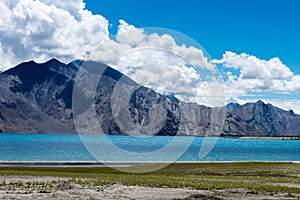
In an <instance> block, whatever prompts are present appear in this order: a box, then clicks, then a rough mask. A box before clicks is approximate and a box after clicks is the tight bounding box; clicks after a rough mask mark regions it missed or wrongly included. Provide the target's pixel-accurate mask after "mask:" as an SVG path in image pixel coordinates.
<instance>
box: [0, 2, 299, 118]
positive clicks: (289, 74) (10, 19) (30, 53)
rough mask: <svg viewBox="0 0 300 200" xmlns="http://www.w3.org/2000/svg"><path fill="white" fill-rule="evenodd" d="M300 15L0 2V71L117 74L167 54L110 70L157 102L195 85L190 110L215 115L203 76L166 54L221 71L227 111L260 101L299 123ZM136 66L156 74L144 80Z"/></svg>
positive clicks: (279, 10)
mask: <svg viewBox="0 0 300 200" xmlns="http://www.w3.org/2000/svg"><path fill="white" fill-rule="evenodd" d="M299 8H300V1H298V0H285V1H283V0H281V1H279V0H278V1H271V0H252V1H250V0H248V1H246V0H244V1H242V0H240V1H239V0H227V1H225V0H185V1H183V0H151V1H149V0H148V1H146V0H143V1H142V0H126V1H122V0H68V1H62V0H39V1H35V0H16V1H11V0H1V1H0V60H1V63H0V71H3V70H7V69H9V68H11V67H13V66H15V65H17V64H19V63H21V62H24V61H29V60H35V61H36V62H45V61H47V60H49V59H51V58H57V59H59V60H60V61H62V62H65V63H68V62H71V61H72V60H75V59H93V60H96V61H100V62H105V63H108V64H111V63H110V62H111V61H113V60H115V59H116V58H120V57H121V56H122V55H124V54H126V53H128V52H131V51H135V50H138V51H139V48H140V49H141V48H144V47H154V48H158V49H162V48H163V49H164V50H167V51H165V52H164V53H162V52H159V51H157V52H154V51H153V52H149V51H147V50H145V49H144V50H143V51H139V52H138V51H136V55H130V56H128V57H126V58H124V57H122V59H123V61H122V62H120V63H117V64H116V63H115V65H114V67H115V68H116V69H118V70H120V71H121V72H123V73H124V74H126V75H128V76H129V77H130V78H132V79H134V80H135V81H137V82H138V83H141V84H143V85H145V86H148V87H151V88H152V87H153V88H152V89H154V90H156V91H158V92H161V93H164V92H165V91H166V93H168V92H173V90H178V92H177V94H180V93H184V92H185V87H184V84H182V81H184V80H188V82H191V83H193V85H192V86H191V88H190V89H191V91H190V93H188V94H189V95H190V96H188V95H187V96H186V101H193V102H197V103H200V104H207V105H209V103H210V100H211V99H210V98H206V99H205V98H202V99H201V98H200V97H205V95H206V96H207V94H209V91H207V90H204V89H203V88H204V86H203V84H204V81H203V80H201V77H200V75H199V73H197V72H196V71H193V70H192V69H190V68H189V67H188V65H187V63H185V64H182V60H180V59H178V57H177V58H174V57H173V58H171V57H170V55H167V53H166V52H168V51H170V52H173V53H175V54H180V56H181V57H184V58H188V61H193V63H192V64H193V65H195V66H198V67H202V68H204V69H207V70H210V71H214V70H215V69H216V68H217V69H220V70H221V71H222V75H223V78H224V82H223V83H222V85H221V86H220V85H215V86H214V87H215V88H214V89H212V90H211V89H210V91H213V92H215V93H220V92H219V91H218V90H217V89H218V88H220V87H222V88H224V91H223V92H224V96H225V99H226V101H227V102H229V101H234V102H238V103H241V104H243V103H246V102H249V101H252V102H253V101H257V100H258V99H262V100H263V101H264V102H266V103H272V104H273V105H276V106H278V107H281V108H284V109H286V110H289V109H293V110H294V111H296V112H297V113H299V114H300V20H299V19H300V12H299ZM144 27H160V28H168V29H172V30H175V31H178V32H181V33H183V34H186V35H187V36H189V37H190V38H193V39H194V40H196V41H197V42H198V43H199V44H200V45H201V46H202V47H204V49H205V50H206V51H207V52H208V53H209V55H210V57H211V58H212V60H211V62H209V61H207V60H206V56H205V55H203V51H202V49H201V48H200V47H199V46H195V48H190V47H189V46H188V47H186V46H183V45H182V44H179V43H178V41H176V40H175V39H174V37H172V35H168V34H169V33H170V32H168V33H167V34H165V35H163V34H158V35H156V34H149V33H147V32H146V31H145V29H141V28H144ZM155 30H157V29H155ZM114 35H116V38H115V39H112V36H114ZM182 41H184V42H186V41H187V40H184V39H183V40H182ZM187 45H189V44H187ZM173 56H174V55H173ZM132 58H136V60H135V63H132V62H133V60H132ZM153 58H155V59H153ZM124 60H125V62H124ZM156 61H157V63H154V62H156ZM140 63H143V64H144V66H150V68H151V69H143V71H142V72H138V68H140V67H141V66H140ZM190 63H191V62H189V64H190ZM161 64H163V66H164V67H161V66H160V65H161ZM125 65H127V66H125ZM129 65H130V66H129ZM132 66H135V68H132ZM154 69H155V70H154ZM172 70H173V71H172ZM198 76H199V77H200V78H199V77H198ZM161 77H163V78H161ZM150 78H152V80H150ZM211 80H212V79H211ZM139 81H140V82H139ZM147 81H148V83H147ZM151 81H152V83H154V84H152V85H151ZM158 81H160V85H159V84H156V82H158ZM206 83H207V84H206V85H214V84H215V83H212V82H209V81H207V82H206ZM215 89H216V91H215ZM205 92H208V93H205ZM175 94H176V92H175ZM193 94H195V96H196V97H197V98H196V97H195V98H194V97H193V96H192V95H193ZM212 96H214V95H212ZM198 97H199V98H198Z"/></svg>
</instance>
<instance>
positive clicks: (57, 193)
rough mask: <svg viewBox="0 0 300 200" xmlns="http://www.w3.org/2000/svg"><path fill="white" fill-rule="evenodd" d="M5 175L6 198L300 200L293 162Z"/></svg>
mask: <svg viewBox="0 0 300 200" xmlns="http://www.w3.org/2000/svg"><path fill="white" fill-rule="evenodd" d="M149 167H151V168H153V166H146V168H149ZM143 169H145V167H141V166H138V167H135V168H131V170H133V171H142V170H143ZM0 175H1V176H0V199H78V200H79V199H300V164H292V163H202V164H172V165H170V166H168V167H166V168H163V169H161V170H159V171H156V172H151V173H138V174H136V173H126V172H121V171H118V170H115V169H111V168H106V167H99V168H32V167H26V168H25V167H1V168H0Z"/></svg>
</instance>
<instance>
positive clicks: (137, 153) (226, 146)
mask: <svg viewBox="0 0 300 200" xmlns="http://www.w3.org/2000/svg"><path fill="white" fill-rule="evenodd" d="M206 139H209V138H206ZM215 139H216V138H212V140H215ZM190 142H191V144H190ZM213 144H214V142H207V141H205V138H204V137H176V138H174V137H170V136H154V137H150V138H136V137H131V136H112V135H109V136H108V135H85V136H79V135H77V134H0V161H175V160H176V161H300V141H299V140H260V139H229V138H219V139H218V140H217V141H216V144H215V145H213ZM203 145H208V146H209V147H211V149H212V150H211V151H208V152H209V153H208V154H207V155H206V154H201V157H199V151H200V149H201V148H204V147H203ZM165 147H167V148H165ZM202 150H203V149H202ZM208 150H210V148H208ZM174 159H175V160H174Z"/></svg>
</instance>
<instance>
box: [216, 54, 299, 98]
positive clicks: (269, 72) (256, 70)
mask: <svg viewBox="0 0 300 200" xmlns="http://www.w3.org/2000/svg"><path fill="white" fill-rule="evenodd" d="M212 62H213V63H215V64H222V65H223V66H224V67H225V69H226V68H233V69H235V70H238V71H239V75H233V74H232V73H227V76H228V81H227V82H226V86H227V88H228V89H229V90H232V89H234V90H235V93H236V94H237V95H239V94H243V93H246V92H247V91H256V92H263V91H275V92H296V91H300V87H299V83H300V75H294V74H293V72H291V70H290V68H289V67H287V66H286V65H284V64H283V63H282V62H281V61H280V59H279V58H277V57H275V58H272V59H270V60H262V59H259V58H257V57H255V56H252V55H248V54H246V53H242V54H239V55H238V54H236V53H233V52H229V51H227V52H226V53H225V54H223V58H222V59H221V60H213V61H212ZM237 91H238V92H237ZM229 92H230V91H229ZM229 96H230V95H229Z"/></svg>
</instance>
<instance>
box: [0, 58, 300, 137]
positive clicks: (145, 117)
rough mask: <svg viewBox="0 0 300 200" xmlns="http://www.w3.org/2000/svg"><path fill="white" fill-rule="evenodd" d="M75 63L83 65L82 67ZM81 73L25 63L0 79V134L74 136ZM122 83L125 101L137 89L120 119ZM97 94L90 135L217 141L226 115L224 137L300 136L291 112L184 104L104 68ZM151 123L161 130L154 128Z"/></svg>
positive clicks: (55, 64)
mask: <svg viewBox="0 0 300 200" xmlns="http://www.w3.org/2000/svg"><path fill="white" fill-rule="evenodd" d="M76 63H78V64H80V61H76ZM91 66H92V65H91ZM100 66H103V67H107V66H105V65H103V64H102V65H100ZM87 70H91V71H93V70H95V69H92V68H91V69H87ZM77 73H78V67H77V65H75V64H74V63H69V64H67V65H66V64H63V63H61V62H59V61H58V60H55V59H52V60H50V61H48V62H46V63H43V64H37V63H35V62H34V61H30V62H26V63H22V64H20V65H18V66H16V67H14V68H12V69H9V70H7V71H5V72H3V73H2V74H0V132H22V133H75V132H76V127H75V124H74V115H73V114H74V113H72V92H73V87H74V80H75V77H76V74H77ZM120 78H122V80H123V81H122V85H121V86H120V87H121V88H122V93H120V99H122V95H124V94H125V95H126V92H128V91H129V90H128V88H130V86H134V87H136V88H138V89H137V90H136V91H135V92H134V93H133V94H132V95H131V97H130V99H129V102H128V106H127V107H126V108H128V113H126V112H125V111H124V112H123V111H122V110H118V117H117V118H118V119H116V116H115V114H114V112H113V109H112V106H111V105H112V104H111V98H112V94H113V90H114V88H115V87H116V84H117V83H119V79H120ZM96 91H97V92H96V95H95V96H94V98H93V99H92V100H93V101H94V105H95V110H96V118H97V119H96V121H97V122H96V123H92V125H91V124H90V125H89V128H88V129H86V131H87V132H89V131H90V132H97V130H98V129H97V126H98V125H99V124H101V129H102V130H103V133H107V134H150V133H148V131H149V130H151V129H155V133H156V134H157V135H199V136H203V135H206V134H209V135H217V134H216V133H215V132H214V131H211V130H214V129H213V127H214V126H215V125H216V123H217V122H218V120H216V119H215V118H216V117H222V116H218V115H215V113H216V111H220V110H221V112H220V113H224V124H219V125H221V126H222V127H221V132H222V135H223V136H299V135H300V116H299V115H296V114H295V113H293V112H292V111H284V110H282V109H279V108H277V107H274V106H272V105H271V104H265V103H264V102H262V101H258V102H256V103H247V104H245V105H239V104H228V105H227V106H225V107H224V108H210V107H207V106H203V105H197V104H195V103H184V102H180V101H179V100H178V99H176V98H175V97H174V96H173V95H161V94H158V93H156V92H155V91H153V90H151V89H149V88H146V87H143V86H139V85H138V84H137V83H135V82H134V81H132V80H131V79H130V78H128V77H126V76H125V75H123V74H122V73H120V72H118V71H116V70H114V69H112V68H110V67H107V68H105V71H104V73H103V76H102V77H101V79H100V81H99V82H98V85H97V90H96ZM81 92H82V97H80V98H83V99H81V100H82V101H83V102H84V101H89V100H90V99H89V98H90V97H88V96H86V93H87V92H86V91H81ZM153 105H159V106H161V107H162V108H164V110H165V113H163V112H162V111H161V110H159V109H157V110H154V111H155V112H152V111H151V107H152V106H153ZM223 111H224V112H223ZM225 111H226V112H225ZM80 112H81V113H79V115H80V116H79V117H82V118H81V119H83V120H82V121H80V120H79V122H80V123H79V124H77V125H78V126H80V127H81V128H84V127H85V125H86V124H85V123H86V122H85V121H86V119H89V117H90V116H91V115H90V114H89V112H90V111H89V110H88V108H84V107H83V108H82V111H80ZM149 113H152V114H149ZM163 115H166V118H165V120H160V119H161V118H162V116H163ZM91 120H92V119H91ZM94 120H95V119H94ZM151 122H155V123H158V125H157V126H151V124H152V123H151ZM155 123H154V124H155ZM78 126H77V127H78ZM93 126H94V127H93ZM132 127H139V128H140V129H137V130H140V131H136V132H134V131H133V132H130V130H133V129H132ZM145 127H146V128H145ZM156 129H157V130H156ZM209 130H210V131H209ZM150 132H151V131H150Z"/></svg>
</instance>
